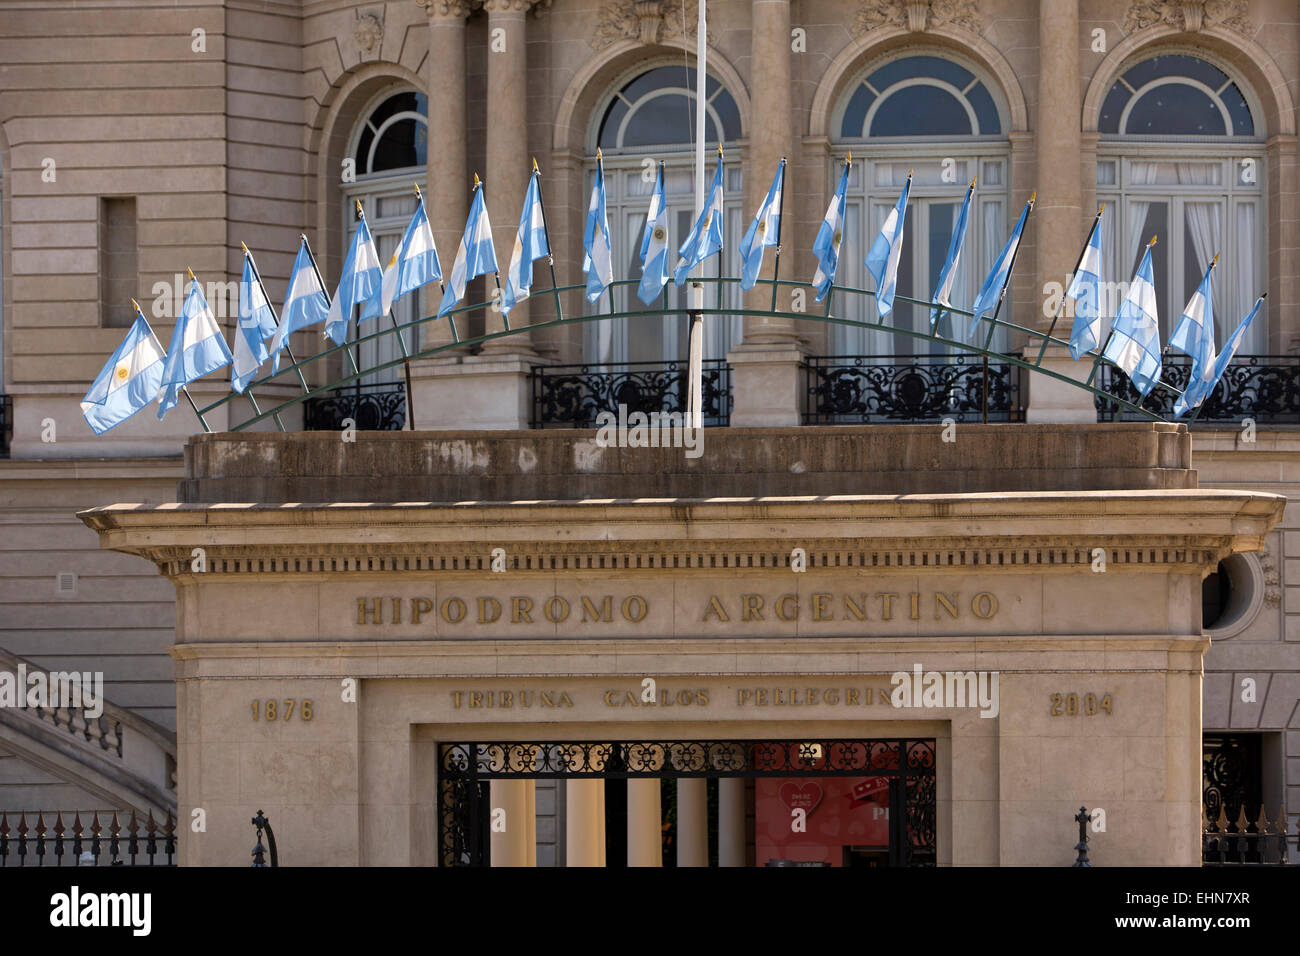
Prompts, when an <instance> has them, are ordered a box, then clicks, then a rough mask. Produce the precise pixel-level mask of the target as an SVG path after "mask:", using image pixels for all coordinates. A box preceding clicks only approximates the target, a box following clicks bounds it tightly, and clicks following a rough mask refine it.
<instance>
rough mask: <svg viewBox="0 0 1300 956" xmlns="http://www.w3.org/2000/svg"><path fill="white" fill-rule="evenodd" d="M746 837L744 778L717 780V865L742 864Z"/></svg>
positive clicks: (744, 856) (746, 847) (744, 862)
mask: <svg viewBox="0 0 1300 956" xmlns="http://www.w3.org/2000/svg"><path fill="white" fill-rule="evenodd" d="M748 843H749V841H748V839H746V828H745V779H744V778H743V777H723V778H722V779H720V780H719V781H718V866H744V865H745V864H746V863H747V862H748V861H747V853H746V850H747V849H748Z"/></svg>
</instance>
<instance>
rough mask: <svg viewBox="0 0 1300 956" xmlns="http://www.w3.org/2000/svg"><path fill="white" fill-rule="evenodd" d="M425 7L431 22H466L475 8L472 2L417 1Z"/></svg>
mask: <svg viewBox="0 0 1300 956" xmlns="http://www.w3.org/2000/svg"><path fill="white" fill-rule="evenodd" d="M415 2H416V3H417V4H418V5H419V6H421V7H424V12H425V15H426V16H428V18H429V19H430V20H433V19H442V20H464V19H465V18H466V17H468V16H469V13H470V10H471V9H472V8H473V4H472V3H471V0H415Z"/></svg>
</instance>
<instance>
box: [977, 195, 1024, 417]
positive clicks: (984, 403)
mask: <svg viewBox="0 0 1300 956" xmlns="http://www.w3.org/2000/svg"><path fill="white" fill-rule="evenodd" d="M1037 201H1038V190H1037V189H1035V190H1034V191H1033V192H1032V193H1030V194H1029V212H1027V213H1025V225H1026V226H1028V225H1029V216H1030V214H1032V213H1033V211H1034V205H1035V203H1036V202H1037ZM1024 239H1025V234H1024V231H1023V230H1022V231H1021V233H1020V241H1019V242H1017V243H1016V248H1015V251H1014V252H1012V253H1011V261H1010V262H1009V263H1008V264H1007V277H1006V278H1005V279H1003V280H1002V291H1000V292H999V293H998V304H997V305H996V306H994V307H993V315H992V317H991V318H990V319H989V334H988V335H987V336H985V338H984V351H983V356H982V357H983V362H982V363H981V364H982V365H983V385H982V386H981V388H980V393H981V394H980V422H981V423H982V424H984V425H987V424H988V423H989V348H990V347H991V346H992V345H993V333H995V332H996V331H997V330H998V315H1000V314H1001V312H1002V302H1003V300H1004V299H1006V297H1007V287H1008V286H1009V285H1011V276H1012V275H1014V274H1015V271H1016V259H1018V258H1019V257H1020V247H1021V245H1022V244H1023V243H1024Z"/></svg>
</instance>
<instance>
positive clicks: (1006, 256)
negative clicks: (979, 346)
mask: <svg viewBox="0 0 1300 956" xmlns="http://www.w3.org/2000/svg"><path fill="white" fill-rule="evenodd" d="M1037 197H1038V193H1033V194H1032V195H1031V196H1030V197H1029V202H1027V203H1025V208H1024V209H1022V210H1020V218H1019V219H1018V220H1017V221H1016V228H1014V229H1012V230H1011V236H1010V237H1009V238H1008V239H1007V244H1006V245H1005V246H1003V247H1002V254H1001V255H1000V256H998V258H997V261H996V262H994V263H993V268H992V269H990V270H989V274H988V275H987V276H986V277H985V278H984V284H983V285H982V286H980V291H979V294H978V295H976V296H975V304H974V305H973V306H971V313H972V314H971V317H970V328H969V329H968V330H967V332H966V335H967V337H970V336H973V335H974V334H975V330H976V329H978V328H979V327H980V317H981V316H983V315H984V313H986V312H992V311H993V310H994V309H996V308H997V305H998V302H1000V301H1001V300H1002V294H1003V293H1004V292H1005V291H1006V288H1007V282H1008V281H1010V279H1011V266H1012V264H1013V263H1014V262H1015V259H1016V250H1017V249H1019V248H1020V236H1021V234H1022V233H1023V232H1024V231H1025V220H1027V219H1028V218H1029V210H1031V209H1033V208H1034V200H1035V199H1036V198H1037Z"/></svg>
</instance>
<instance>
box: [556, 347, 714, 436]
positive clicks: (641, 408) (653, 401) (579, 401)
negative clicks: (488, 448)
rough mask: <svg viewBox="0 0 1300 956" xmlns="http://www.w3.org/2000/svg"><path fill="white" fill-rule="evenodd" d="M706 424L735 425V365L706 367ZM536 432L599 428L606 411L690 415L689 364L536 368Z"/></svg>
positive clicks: (646, 363)
mask: <svg viewBox="0 0 1300 956" xmlns="http://www.w3.org/2000/svg"><path fill="white" fill-rule="evenodd" d="M703 372H704V373H703V376H702V383H701V384H702V392H703V394H702V396H701V397H702V407H703V413H704V424H705V425H707V426H725V425H727V424H728V423H729V422H730V421H731V402H732V396H731V366H729V365H728V364H727V363H726V361H725V360H724V359H710V360H708V361H706V362H704V370H703ZM532 380H533V412H532V427H533V428H596V427H597V423H596V417H597V416H598V415H599V414H600V413H601V412H612V413H613V414H615V415H618V414H619V406H620V405H622V406H624V407H625V408H626V409H627V414H629V415H630V414H632V413H633V412H642V413H644V414H646V415H649V414H651V413H655V412H657V413H659V414H665V413H668V414H671V413H674V412H675V413H682V412H685V411H686V386H687V381H686V364H685V363H684V362H623V363H617V364H607V365H539V366H535V367H534V368H533V372H532Z"/></svg>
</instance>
